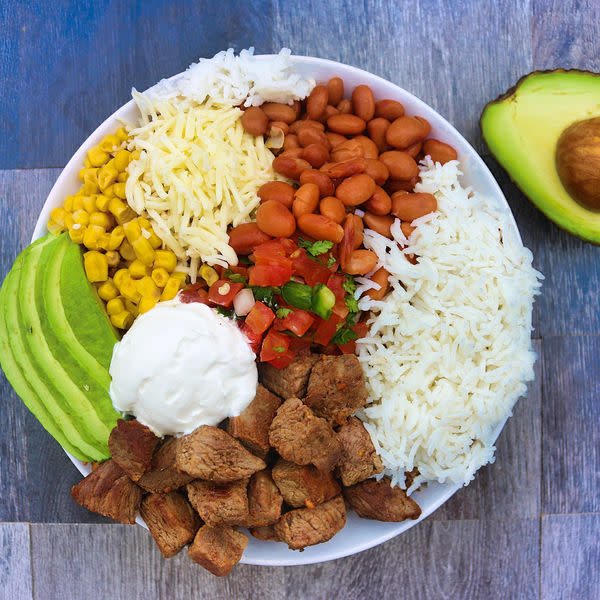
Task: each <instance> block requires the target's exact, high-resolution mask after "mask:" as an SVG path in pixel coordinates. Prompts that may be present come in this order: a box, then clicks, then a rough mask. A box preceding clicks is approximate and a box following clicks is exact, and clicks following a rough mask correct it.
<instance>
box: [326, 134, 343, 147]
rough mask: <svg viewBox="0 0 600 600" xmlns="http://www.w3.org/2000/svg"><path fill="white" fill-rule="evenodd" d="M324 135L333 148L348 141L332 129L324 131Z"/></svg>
mask: <svg viewBox="0 0 600 600" xmlns="http://www.w3.org/2000/svg"><path fill="white" fill-rule="evenodd" d="M325 135H326V136H327V139H328V140H329V143H330V144H331V147H332V148H335V147H336V146H338V145H339V144H343V143H344V142H346V141H348V138H347V137H345V136H343V135H340V134H339V133H335V132H333V131H326V132H325Z"/></svg>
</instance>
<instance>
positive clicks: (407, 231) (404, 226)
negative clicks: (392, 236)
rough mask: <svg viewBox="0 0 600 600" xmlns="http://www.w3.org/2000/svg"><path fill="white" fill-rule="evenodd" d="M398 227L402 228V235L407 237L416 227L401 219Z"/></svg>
mask: <svg viewBox="0 0 600 600" xmlns="http://www.w3.org/2000/svg"><path fill="white" fill-rule="evenodd" d="M400 229H402V233H403V234H404V237H405V238H406V239H408V238H409V237H410V236H411V235H412V232H413V231H414V230H415V229H416V227H415V226H414V225H411V224H410V223H408V222H407V221H402V223H400Z"/></svg>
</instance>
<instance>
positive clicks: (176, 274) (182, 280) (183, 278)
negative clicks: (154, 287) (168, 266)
mask: <svg viewBox="0 0 600 600" xmlns="http://www.w3.org/2000/svg"><path fill="white" fill-rule="evenodd" d="M171 277H172V278H173V279H177V281H179V289H183V288H184V287H185V284H186V282H187V277H188V276H187V273H184V272H183V271H173V273H171Z"/></svg>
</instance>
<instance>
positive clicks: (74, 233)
mask: <svg viewBox="0 0 600 600" xmlns="http://www.w3.org/2000/svg"><path fill="white" fill-rule="evenodd" d="M85 230H86V227H85V226H84V225H80V224H79V223H73V224H72V225H71V227H69V237H70V238H71V240H72V241H74V242H75V243H76V244H83V236H84V235H85Z"/></svg>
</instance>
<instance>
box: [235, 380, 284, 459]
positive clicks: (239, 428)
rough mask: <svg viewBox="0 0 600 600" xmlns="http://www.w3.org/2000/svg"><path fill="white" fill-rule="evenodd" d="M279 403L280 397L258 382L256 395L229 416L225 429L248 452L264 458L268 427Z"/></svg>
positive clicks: (267, 448)
mask: <svg viewBox="0 0 600 600" xmlns="http://www.w3.org/2000/svg"><path fill="white" fill-rule="evenodd" d="M280 404H281V398H279V396H276V395H275V394H272V393H271V392H269V390H268V389H267V388H265V387H264V386H262V385H260V383H259V384H258V388H257V389H256V397H255V398H254V400H252V402H251V403H250V405H249V406H248V408H246V410H245V411H244V412H242V414H240V415H238V416H237V417H230V419H229V421H228V423H227V431H228V432H229V433H230V434H231V435H232V436H233V437H235V438H237V439H239V440H240V442H242V444H244V446H246V448H248V450H250V452H252V453H254V454H256V456H260V458H263V459H264V458H265V456H267V452H269V448H270V446H269V427H270V426H271V421H273V417H274V416H275V413H276V412H277V409H278V408H279V405H280Z"/></svg>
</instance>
